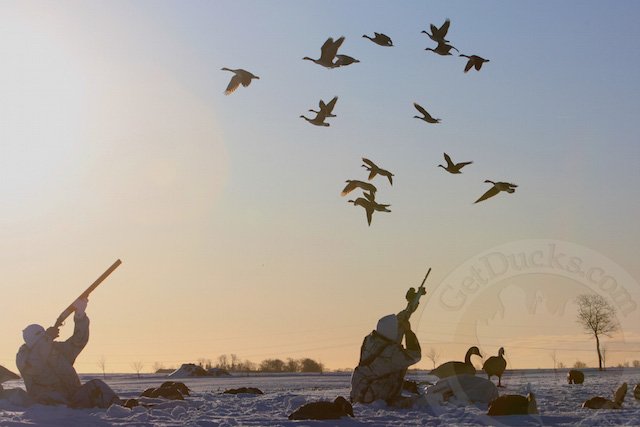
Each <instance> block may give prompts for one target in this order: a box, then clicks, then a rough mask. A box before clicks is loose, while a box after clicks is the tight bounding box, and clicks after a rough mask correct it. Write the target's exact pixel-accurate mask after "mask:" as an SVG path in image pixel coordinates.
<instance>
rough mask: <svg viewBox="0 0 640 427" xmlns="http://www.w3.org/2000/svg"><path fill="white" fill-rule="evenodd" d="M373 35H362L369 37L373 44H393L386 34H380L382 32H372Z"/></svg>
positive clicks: (386, 45)
mask: <svg viewBox="0 0 640 427" xmlns="http://www.w3.org/2000/svg"><path fill="white" fill-rule="evenodd" d="M373 35H374V36H373V37H369V36H368V35H366V34H365V35H363V36H362V37H364V38H366V39H369V40H371V41H372V42H374V43H375V44H377V45H380V46H385V47H391V46H393V42H392V41H391V39H390V38H389V36H388V35H386V34H382V33H375V32H374V33H373Z"/></svg>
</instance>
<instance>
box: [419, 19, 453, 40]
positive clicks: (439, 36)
mask: <svg viewBox="0 0 640 427" xmlns="http://www.w3.org/2000/svg"><path fill="white" fill-rule="evenodd" d="M449 25H451V21H450V20H449V19H447V20H445V21H444V24H442V26H440V28H438V27H436V26H435V25H433V24H430V25H429V27H430V28H431V34H429V33H428V32H426V31H424V30H423V31H421V33H424V34H426V35H428V36H429V38H430V39H431V40H433V41H434V42H436V43H447V42H448V41H449V40H446V39H445V37H446V36H447V32H448V31H449Z"/></svg>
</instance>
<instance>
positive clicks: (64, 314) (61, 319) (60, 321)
mask: <svg viewBox="0 0 640 427" xmlns="http://www.w3.org/2000/svg"><path fill="white" fill-rule="evenodd" d="M120 264H122V261H120V260H119V259H118V260H116V262H114V263H113V264H111V267H109V268H107V271H105V272H104V273H102V275H101V276H100V277H98V278H97V279H96V281H95V282H93V283H92V284H91V286H89V287H88V288H87V289H85V291H84V292H83V293H81V294H80V296H79V297H78V298H76V299H79V298H88V297H89V294H90V293H91V292H93V290H94V289H95V288H97V287H98V286H99V285H100V283H102V282H103V281H104V279H106V278H107V277H108V276H109V275H110V274H111V273H113V270H115V269H116V268H118V266H119V265H120ZM75 301H76V300H74V302H75ZM74 311H75V307H74V306H73V303H71V305H69V307H67V308H66V309H65V310H64V311H63V312H62V313H61V314H60V316H58V320H56V324H55V325H53V327H54V328H59V327H60V326H62V324H63V323H64V321H65V320H66V319H67V317H69V316H70V315H71V313H73V312H74Z"/></svg>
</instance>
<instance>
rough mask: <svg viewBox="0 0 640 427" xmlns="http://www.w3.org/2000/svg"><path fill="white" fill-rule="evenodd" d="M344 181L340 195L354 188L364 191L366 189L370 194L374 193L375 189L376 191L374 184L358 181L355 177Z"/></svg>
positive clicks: (344, 194)
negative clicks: (344, 184)
mask: <svg viewBox="0 0 640 427" xmlns="http://www.w3.org/2000/svg"><path fill="white" fill-rule="evenodd" d="M345 182H346V183H347V185H346V186H345V187H344V188H343V189H342V192H341V193H340V195H341V196H346V195H347V194H349V193H350V192H352V191H353V190H355V189H356V188H362V189H363V190H364V191H368V192H369V193H370V194H372V195H375V194H376V191H378V189H377V188H376V187H375V185H373V184H370V183H368V182H364V181H358V180H356V179H348V180H346V181H345Z"/></svg>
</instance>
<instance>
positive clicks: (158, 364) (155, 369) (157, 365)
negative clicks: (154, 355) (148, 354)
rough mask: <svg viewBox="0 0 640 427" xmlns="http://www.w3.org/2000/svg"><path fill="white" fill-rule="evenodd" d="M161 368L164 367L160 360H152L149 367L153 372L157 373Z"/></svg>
mask: <svg viewBox="0 0 640 427" xmlns="http://www.w3.org/2000/svg"><path fill="white" fill-rule="evenodd" d="M162 369H164V364H163V363H162V362H153V366H152V367H151V370H152V371H153V372H155V373H156V374H157V373H158V372H160V371H161V370H162Z"/></svg>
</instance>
